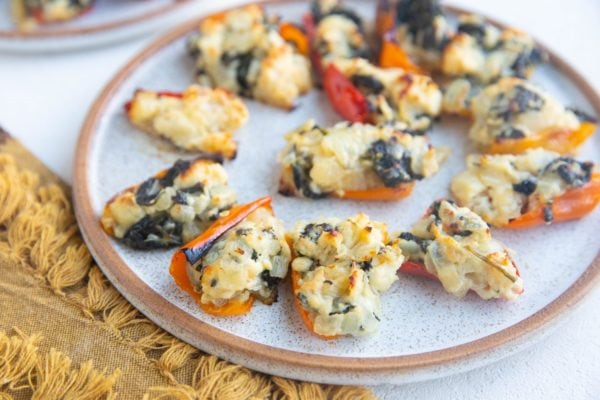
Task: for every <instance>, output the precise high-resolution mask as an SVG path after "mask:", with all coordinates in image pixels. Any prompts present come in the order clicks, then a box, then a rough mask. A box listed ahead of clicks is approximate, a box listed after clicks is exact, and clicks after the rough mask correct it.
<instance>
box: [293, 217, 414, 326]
mask: <svg viewBox="0 0 600 400" xmlns="http://www.w3.org/2000/svg"><path fill="white" fill-rule="evenodd" d="M290 237H291V240H292V248H293V252H294V255H295V258H294V260H293V261H292V269H293V270H294V271H295V272H296V273H298V274H299V276H300V278H299V281H298V282H297V283H298V286H297V289H296V290H295V292H294V295H295V296H296V297H297V299H298V301H299V303H300V305H301V306H302V307H303V308H304V309H305V310H306V311H307V312H308V313H309V316H310V318H311V321H312V322H313V329H314V331H315V332H316V333H318V334H320V335H324V336H337V335H353V336H364V335H369V334H373V333H375V332H376V331H377V330H378V327H379V321H380V320H381V315H382V314H381V303H380V295H381V293H383V292H385V291H386V290H388V289H389V288H390V286H391V285H392V284H393V283H394V282H395V281H396V280H397V279H398V277H397V275H396V271H397V270H398V268H399V267H400V265H401V264H402V262H403V260H404V257H403V256H402V252H401V251H400V248H399V247H398V240H390V238H389V236H388V232H387V227H386V225H385V224H383V223H379V222H374V221H370V220H369V218H368V217H367V216H366V215H364V214H358V215H355V216H353V217H351V218H348V219H346V220H339V219H332V218H330V219H323V220H318V221H314V222H311V223H306V222H300V223H298V224H297V225H296V226H295V228H294V229H293V230H292V232H291V233H290Z"/></svg>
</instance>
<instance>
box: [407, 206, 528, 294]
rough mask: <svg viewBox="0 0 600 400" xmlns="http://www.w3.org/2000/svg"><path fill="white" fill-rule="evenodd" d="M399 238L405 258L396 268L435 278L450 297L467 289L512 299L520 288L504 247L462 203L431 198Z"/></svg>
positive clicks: (510, 258) (520, 284)
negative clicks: (459, 205) (461, 205)
mask: <svg viewBox="0 0 600 400" xmlns="http://www.w3.org/2000/svg"><path fill="white" fill-rule="evenodd" d="M399 239H400V248H401V249H402V253H403V254H404V256H405V257H406V261H405V262H404V263H403V264H402V266H401V268H400V271H401V272H404V273H406V274H409V275H417V276H421V277H425V278H429V279H433V280H437V281H439V282H440V283H441V284H442V285H443V286H444V289H446V291H447V292H449V293H451V294H453V295H455V296H458V297H462V296H465V295H466V294H467V292H469V291H473V292H475V293H477V294H478V295H479V296H480V297H481V298H483V299H486V300H487V299H495V298H500V299H504V300H514V299H516V298H517V297H518V296H519V295H521V293H523V280H522V279H521V276H520V273H519V270H518V268H517V266H516V264H515V262H514V261H513V259H512V257H511V255H510V254H509V251H508V250H507V249H506V247H505V246H504V245H503V244H502V243H500V242H499V241H497V240H495V239H494V238H492V235H491V233H490V229H489V227H488V225H487V224H486V223H485V221H483V220H482V219H481V217H479V216H478V215H477V214H475V213H474V212H473V211H471V210H469V209H468V208H465V207H458V206H457V205H456V204H454V203H453V202H451V201H448V200H440V201H436V202H434V203H433V205H432V206H431V207H430V208H429V210H428V211H427V212H426V213H425V215H424V216H423V217H422V218H421V219H420V220H419V221H417V223H416V224H415V225H414V226H413V227H412V229H411V231H410V232H402V233H400V235H399Z"/></svg>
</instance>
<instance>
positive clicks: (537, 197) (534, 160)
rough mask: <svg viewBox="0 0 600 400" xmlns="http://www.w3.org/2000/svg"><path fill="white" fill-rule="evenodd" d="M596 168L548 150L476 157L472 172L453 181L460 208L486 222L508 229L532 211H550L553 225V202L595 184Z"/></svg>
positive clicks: (470, 167) (469, 161)
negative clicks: (592, 178) (592, 179)
mask: <svg viewBox="0 0 600 400" xmlns="http://www.w3.org/2000/svg"><path fill="white" fill-rule="evenodd" d="M593 168H594V164H593V163H592V162H581V161H577V160H575V159H573V158H571V157H565V156H561V155H560V154H558V153H554V152H551V151H547V150H543V149H533V150H528V151H527V152H525V153H523V154H520V155H475V154H473V155H470V156H468V157H467V170H466V171H464V172H462V173H460V174H459V175H457V176H456V177H454V179H453V180H452V183H451V187H450V190H451V191H452V194H453V196H454V198H455V199H456V200H457V202H458V204H460V205H461V206H464V207H468V208H470V209H471V210H473V211H474V212H476V213H477V214H479V215H480V216H481V217H482V218H483V219H484V220H485V221H486V222H488V223H490V224H492V225H495V226H503V225H506V224H507V223H508V222H510V221H511V220H512V219H514V218H517V217H519V216H520V215H522V214H525V213H527V212H529V211H531V210H535V209H539V208H544V209H545V212H544V216H545V219H546V222H547V223H550V222H552V219H553V216H552V211H551V208H550V206H551V205H552V201H553V200H554V199H555V198H557V197H559V196H561V195H562V194H564V193H566V192H567V191H568V190H569V189H572V188H577V187H581V186H584V185H585V184H587V183H588V182H589V181H590V180H591V176H592V170H593Z"/></svg>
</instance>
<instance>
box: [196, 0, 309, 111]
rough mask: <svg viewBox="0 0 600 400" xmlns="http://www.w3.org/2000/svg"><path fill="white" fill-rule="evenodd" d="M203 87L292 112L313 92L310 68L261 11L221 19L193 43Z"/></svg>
mask: <svg viewBox="0 0 600 400" xmlns="http://www.w3.org/2000/svg"><path fill="white" fill-rule="evenodd" d="M189 51H190V54H191V55H192V56H193V57H195V59H196V76H197V80H198V82H199V83H200V84H202V85H205V86H210V87H219V88H223V89H227V90H229V91H231V92H233V93H237V94H239V95H242V96H245V97H249V98H252V99H255V100H258V101H261V102H264V103H267V104H270V105H274V106H277V107H281V108H285V109H293V108H294V107H295V106H296V100H297V98H298V97H299V96H300V95H301V94H303V93H306V92H307V91H308V90H309V89H310V88H311V86H312V82H311V71H310V62H309V60H308V58H307V57H306V56H304V55H303V54H301V53H300V52H299V50H298V49H297V48H296V47H295V46H293V45H292V44H290V43H288V42H287V41H286V40H285V39H284V38H283V37H282V36H281V35H280V27H279V21H278V20H277V19H276V18H274V17H272V16H269V15H266V14H265V13H264V11H263V9H262V8H261V7H260V6H258V5H255V4H254V5H248V6H244V7H242V8H238V9H235V10H233V11H228V12H225V13H221V14H217V15H215V16H212V17H209V18H206V19H205V20H203V21H202V23H201V24H200V31H199V33H198V35H197V36H195V37H192V38H191V39H190V41H189Z"/></svg>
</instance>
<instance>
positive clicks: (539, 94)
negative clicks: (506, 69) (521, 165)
mask: <svg viewBox="0 0 600 400" xmlns="http://www.w3.org/2000/svg"><path fill="white" fill-rule="evenodd" d="M470 114H471V116H472V119H473V123H472V125H471V128H470V129H469V137H470V138H471V140H473V142H475V144H476V145H478V146H479V147H480V148H481V149H482V150H484V151H486V152H489V153H512V154H515V153H522V152H524V151H525V150H528V149H531V148H535V147H543V148H545V149H548V150H552V151H556V152H558V153H561V154H569V153H574V152H575V151H576V150H577V148H578V147H579V146H581V145H582V144H583V143H584V142H585V141H586V140H587V139H588V138H589V137H590V136H591V135H592V134H593V133H594V132H595V130H596V120H595V118H593V117H591V116H589V115H587V114H585V113H583V112H581V111H577V110H573V109H569V108H565V107H563V105H562V104H560V102H559V101H558V100H557V99H556V98H554V97H552V96H551V95H550V94H548V93H546V92H545V91H543V90H541V89H540V88H538V87H537V86H535V85H533V84H531V83H529V82H527V81H524V80H522V79H518V78H504V79H501V80H500V81H498V82H497V83H495V84H493V85H490V86H488V87H486V88H485V89H484V90H483V91H482V92H481V93H479V94H478V95H476V96H475V97H474V98H473V100H472V101H471V102H470Z"/></svg>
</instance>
